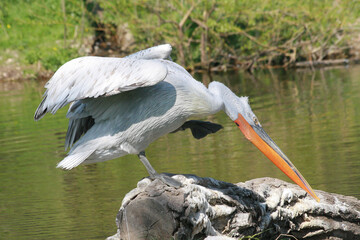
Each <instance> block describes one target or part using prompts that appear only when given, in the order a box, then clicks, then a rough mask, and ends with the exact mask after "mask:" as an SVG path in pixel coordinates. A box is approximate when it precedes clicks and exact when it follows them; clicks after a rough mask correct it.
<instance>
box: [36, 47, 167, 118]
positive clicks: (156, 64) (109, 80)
mask: <svg viewBox="0 0 360 240" xmlns="http://www.w3.org/2000/svg"><path fill="white" fill-rule="evenodd" d="M169 47H170V48H169ZM170 52H171V46H170V45H168V44H166V45H161V46H157V47H154V48H150V49H146V50H143V51H140V52H138V53H135V54H133V55H130V56H128V57H126V58H106V57H80V58H76V59H73V60H71V61H69V62H67V63H65V64H64V65H63V66H61V67H60V68H59V69H58V70H57V71H56V73H55V74H54V76H53V77H52V78H51V79H50V80H49V82H48V83H47V84H46V85H45V88H46V89H47V90H46V91H45V94H44V99H43V100H42V102H41V103H40V105H39V107H38V108H37V110H36V112H35V117H34V118H35V120H39V119H41V118H42V117H43V115H45V114H46V113H47V112H51V113H53V114H54V113H55V112H56V111H57V110H58V109H60V108H61V107H63V106H65V105H66V104H68V103H70V102H73V101H76V100H80V99H85V98H97V97H101V96H110V95H114V94H118V93H121V92H125V91H130V90H133V89H135V88H138V87H147V86H152V85H155V84H156V83H158V82H160V81H162V80H164V79H165V77H166V75H167V67H166V65H165V64H163V63H162V62H161V61H159V60H156V59H161V58H165V57H168V56H169V54H170Z"/></svg>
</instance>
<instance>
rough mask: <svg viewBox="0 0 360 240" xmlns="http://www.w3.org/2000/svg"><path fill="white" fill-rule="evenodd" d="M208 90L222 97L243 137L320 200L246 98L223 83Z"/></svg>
mask: <svg viewBox="0 0 360 240" xmlns="http://www.w3.org/2000/svg"><path fill="white" fill-rule="evenodd" d="M209 90H210V91H212V92H213V93H214V95H215V96H216V97H217V98H221V99H222V103H223V109H224V111H225V113H226V114H227V115H228V116H229V117H230V118H231V120H233V121H234V122H235V124H236V125H237V126H238V127H239V129H240V130H241V132H242V133H243V134H244V135H245V137H246V138H247V139H248V140H249V141H250V142H252V143H253V144H254V145H255V146H256V147H257V148H258V149H259V150H260V151H261V152H262V153H264V154H265V156H266V157H267V158H269V159H270V160H271V161H272V162H273V163H274V164H275V165H276V166H277V167H278V168H280V170H281V171H283V172H284V173H285V174H286V175H287V176H288V177H289V178H290V179H292V180H293V181H294V182H295V183H296V184H298V185H299V186H300V187H301V188H303V189H304V190H305V191H306V192H308V193H309V194H310V195H311V196H312V197H313V198H315V199H316V201H320V199H319V198H318V197H317V196H316V194H315V192H314V190H313V189H312V188H311V186H310V185H309V184H308V183H307V181H306V180H305V178H304V177H303V176H302V175H301V173H300V172H299V171H298V170H297V169H296V167H295V166H294V165H293V164H292V163H291V161H290V160H289V158H288V157H287V156H286V155H285V154H284V153H283V152H282V151H281V150H280V148H279V147H278V146H277V145H276V143H275V142H274V141H273V140H272V139H271V138H270V137H269V135H268V134H267V133H266V132H265V131H264V129H263V128H262V126H261V124H260V122H259V120H258V119H257V117H256V116H255V114H254V113H253V111H252V109H251V107H250V104H249V101H248V98H247V97H238V96H236V95H235V94H234V93H233V92H231V91H230V89H228V88H227V87H225V85H223V84H222V83H218V82H212V83H211V84H210V85H209Z"/></svg>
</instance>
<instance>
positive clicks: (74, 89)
mask: <svg viewBox="0 0 360 240" xmlns="http://www.w3.org/2000/svg"><path fill="white" fill-rule="evenodd" d="M171 50H172V47H171V45H169V44H164V45H159V46H155V47H152V48H148V49H145V50H142V51H139V52H137V53H134V54H131V55H129V56H127V57H124V58H113V57H95V56H87V57H80V58H76V59H73V60H71V61H69V62H67V63H65V64H64V65H63V66H61V67H60V68H59V69H58V70H57V71H56V72H55V74H54V75H53V77H52V78H51V79H50V80H49V81H48V82H47V83H46V85H45V88H46V91H45V93H44V96H43V100H42V102H41V103H40V105H39V107H38V108H37V110H36V112H35V116H34V119H35V120H40V119H41V118H42V117H43V116H44V115H45V114H46V113H48V112H51V113H52V114H55V113H56V111H57V110H58V109H60V108H62V107H64V106H65V105H67V104H70V107H69V110H68V112H67V114H66V117H67V118H69V126H68V130H67V134H66V137H65V150H67V148H68V147H71V149H70V151H69V152H68V154H67V156H66V157H65V158H64V159H63V160H62V161H61V162H60V163H58V165H57V167H58V168H63V169H67V170H70V169H72V168H74V167H77V166H78V165H80V164H90V163H96V162H102V161H107V160H110V159H114V158H118V157H121V156H124V155H127V154H136V155H138V157H139V159H140V160H141V162H142V163H143V164H144V166H145V168H146V169H147V171H148V173H149V176H150V178H151V179H160V180H161V181H163V182H164V183H166V184H168V185H171V186H176V187H178V186H179V182H178V181H176V180H175V179H173V178H171V177H170V176H168V175H165V174H159V173H157V172H156V171H155V169H154V168H153V167H152V166H151V164H150V162H149V161H148V159H147V158H146V155H145V149H146V147H147V146H148V145H149V144H150V143H152V142H153V141H155V140H156V139H158V138H159V137H161V136H163V135H165V134H167V133H171V132H176V131H179V130H185V129H190V130H191V132H192V134H193V136H194V137H195V138H197V139H200V138H203V137H205V136H206V135H208V134H211V133H215V132H217V131H218V130H220V129H221V128H222V126H221V125H219V124H215V123H211V122H205V121H199V120H189V119H196V118H201V117H204V116H208V115H211V114H215V113H217V112H219V111H220V110H223V111H224V112H225V113H226V114H227V115H228V116H229V118H230V119H231V120H232V121H234V122H235V124H236V125H237V126H238V127H239V129H240V130H241V131H242V133H243V134H244V135H245V137H246V138H247V139H248V140H250V141H251V142H252V143H253V144H254V145H255V146H256V147H257V148H258V149H259V150H260V151H261V152H263V153H264V154H265V155H266V156H267V157H268V158H269V159H270V160H271V161H272V162H273V163H274V164H275V165H276V166H277V167H278V168H280V169H281V170H282V171H283V172H284V173H285V174H286V175H287V176H288V177H289V178H290V179H292V180H293V181H294V182H295V183H297V184H298V185H299V186H300V187H301V188H303V189H304V190H305V191H306V192H308V193H309V194H310V195H311V196H312V197H313V198H315V199H316V200H317V201H319V198H318V197H317V196H316V194H315V192H314V191H313V189H312V188H311V186H310V185H309V184H308V183H307V181H306V180H305V178H304V177H303V176H302V175H301V173H300V172H299V171H298V170H297V169H296V168H295V166H294V165H293V164H292V163H291V162H290V160H289V159H288V158H287V157H286V155H285V154H284V153H283V152H282V151H281V150H280V148H279V147H278V146H277V145H276V144H275V142H274V141H273V140H272V139H271V138H270V137H269V136H268V135H267V133H266V132H265V131H264V130H263V128H262V127H261V124H260V122H259V120H258V119H257V117H256V116H255V114H254V113H253V111H252V110H251V107H250V105H249V101H248V98H247V97H238V96H237V95H235V94H234V93H233V92H232V91H231V90H230V89H229V88H227V87H226V86H225V85H224V84H222V83H220V82H215V81H214V82H211V83H210V84H209V86H208V88H206V87H205V86H204V85H203V84H202V83H200V82H198V81H196V80H195V79H194V78H193V77H192V76H191V75H190V74H189V73H188V72H187V71H186V70H185V69H184V68H183V67H181V66H180V65H178V64H176V63H175V62H173V61H171V58H170V53H171Z"/></svg>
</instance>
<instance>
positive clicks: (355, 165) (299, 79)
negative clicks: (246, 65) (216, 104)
mask: <svg viewBox="0 0 360 240" xmlns="http://www.w3.org/2000/svg"><path fill="white" fill-rule="evenodd" d="M359 76H360V67H359V66H356V67H350V68H341V69H331V70H317V71H315V72H312V71H289V72H286V71H284V70H277V71H271V72H269V71H264V72H256V73H255V75H253V76H251V75H249V74H244V73H236V74H235V73H228V74H224V73H222V74H218V75H215V76H212V77H211V78H212V79H210V77H208V76H205V75H203V76H201V75H197V76H196V77H197V79H199V80H202V81H204V82H208V81H210V80H217V81H221V82H224V83H225V84H226V85H228V86H230V87H231V89H232V90H233V91H234V92H236V93H237V94H239V95H247V96H250V101H251V105H252V108H253V110H254V112H255V114H257V116H258V118H259V120H260V122H261V123H262V125H263V127H264V129H265V130H266V131H267V132H268V133H269V135H270V136H271V137H272V138H273V139H274V140H275V141H276V142H277V144H278V145H279V146H280V147H281V149H282V150H283V151H284V152H285V153H286V154H287V155H288V157H289V158H290V159H291V160H292V162H293V163H294V164H295V165H296V166H297V168H298V169H299V170H300V171H301V173H302V174H303V175H304V176H305V177H306V179H307V180H308V182H309V183H310V184H311V185H312V187H313V188H314V189H321V190H324V191H329V192H335V193H339V194H344V195H353V196H356V197H358V198H359V197H360V161H359V159H360V77H359ZM43 85H44V83H38V82H36V81H28V82H24V83H9V82H7V83H0V239H104V238H106V237H107V236H110V235H112V234H114V233H115V232H116V226H115V221H114V220H115V216H116V213H117V211H118V209H119V206H120V204H121V200H122V198H123V196H124V195H125V193H127V192H128V191H129V190H131V189H132V188H134V187H135V186H136V183H137V182H138V181H139V180H140V179H141V178H143V177H145V176H147V172H146V170H145V168H144V167H143V165H142V164H141V162H140V161H139V160H138V159H137V157H136V156H126V157H122V158H119V159H116V160H112V161H107V162H103V163H99V164H94V165H88V166H80V167H78V168H76V169H74V170H72V171H62V170H59V169H56V168H55V166H56V163H57V162H59V161H60V160H61V159H62V158H64V156H65V152H64V147H63V145H64V138H65V132H66V129H67V119H66V118H65V113H66V109H62V110H61V111H59V112H58V113H57V114H56V115H55V116H52V115H49V116H46V117H45V118H44V119H42V120H41V121H39V122H34V121H33V114H34V111H35V109H36V107H37V105H38V104H39V103H40V100H41V95H42V93H43ZM208 120H211V121H214V122H217V123H220V124H222V125H223V126H224V129H223V130H221V131H219V132H218V133H217V134H212V135H210V136H208V137H206V138H204V139H202V140H195V139H193V137H192V136H191V133H190V132H188V131H186V132H178V133H176V134H169V135H167V136H164V137H162V138H161V139H159V140H158V141H156V142H154V143H153V144H151V145H150V147H149V148H148V149H147V156H148V158H149V160H150V161H151V163H152V164H153V166H154V167H155V169H157V171H159V172H172V173H187V174H196V175H199V176H203V177H213V178H217V179H221V180H224V181H229V182H233V183H235V182H240V181H246V180H248V179H252V178H258V177H265V176H269V177H276V178H280V179H283V180H286V181H290V180H289V179H287V177H286V176H285V175H284V174H283V173H282V172H281V171H280V170H278V169H277V168H276V167H275V166H273V165H272V163H271V162H270V161H269V160H267V159H266V158H265V157H264V156H263V155H262V154H261V153H260V152H259V151H258V150H257V149H256V148H255V147H254V146H253V145H252V144H251V143H249V142H247V141H246V140H245V138H244V137H243V135H242V133H241V132H240V131H239V130H238V129H237V127H236V126H235V124H234V123H233V122H232V121H231V120H230V119H229V118H228V117H227V116H226V115H225V114H224V113H219V114H217V115H215V116H211V117H209V118H208Z"/></svg>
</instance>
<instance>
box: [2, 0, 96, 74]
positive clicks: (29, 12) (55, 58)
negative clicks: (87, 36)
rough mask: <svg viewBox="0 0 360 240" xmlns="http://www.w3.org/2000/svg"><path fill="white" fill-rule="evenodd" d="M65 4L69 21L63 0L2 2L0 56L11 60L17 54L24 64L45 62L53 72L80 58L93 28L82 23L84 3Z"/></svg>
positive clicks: (45, 65)
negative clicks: (83, 45)
mask: <svg viewBox="0 0 360 240" xmlns="http://www.w3.org/2000/svg"><path fill="white" fill-rule="evenodd" d="M65 3H66V13H67V14H66V19H64V17H63V11H62V8H61V1H59V0H48V1H41V0H35V1H32V0H2V1H1V2H0V32H1V34H0V54H1V55H2V56H3V57H4V58H5V59H6V58H11V57H13V53H14V51H13V50H16V51H17V52H18V53H19V55H20V56H21V57H20V58H19V60H20V61H21V62H22V63H26V64H34V63H36V62H41V63H42V65H43V66H44V67H45V68H46V69H50V70H56V69H57V68H58V67H59V65H61V64H63V63H64V62H66V61H68V60H69V59H71V58H74V57H76V56H78V55H79V53H78V49H79V46H80V44H79V43H80V41H81V38H83V37H84V33H83V32H85V31H89V28H88V26H86V25H85V24H87V23H86V21H83V20H82V19H83V18H84V17H83V15H82V12H81V10H82V8H83V7H82V2H81V1H74V0H73V1H65ZM64 27H65V28H66V33H65V31H64ZM81 31H83V32H81ZM64 34H66V35H64ZM3 60H4V59H3Z"/></svg>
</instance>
